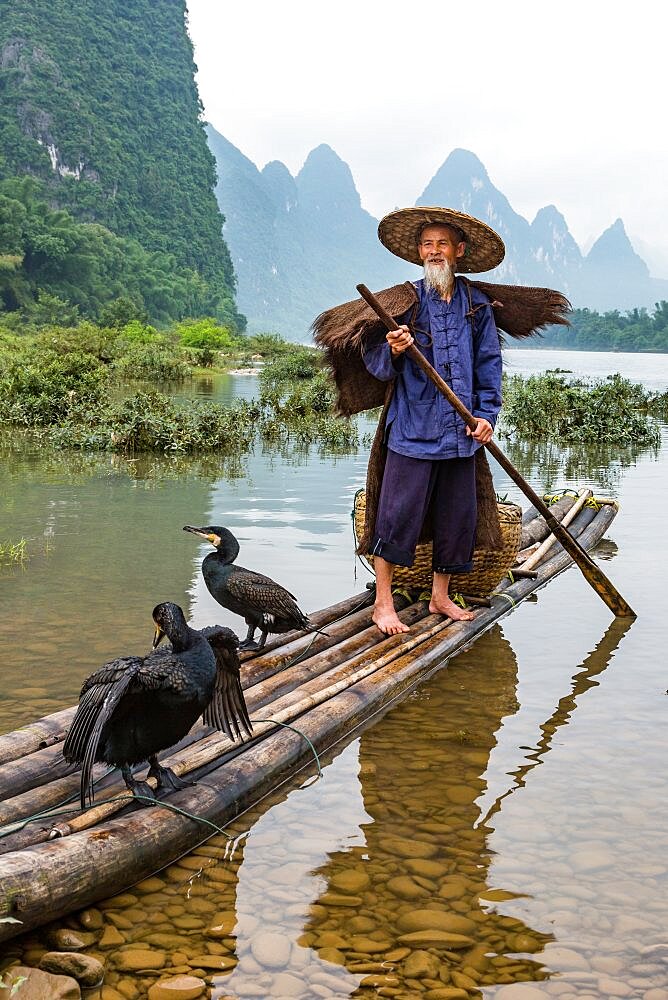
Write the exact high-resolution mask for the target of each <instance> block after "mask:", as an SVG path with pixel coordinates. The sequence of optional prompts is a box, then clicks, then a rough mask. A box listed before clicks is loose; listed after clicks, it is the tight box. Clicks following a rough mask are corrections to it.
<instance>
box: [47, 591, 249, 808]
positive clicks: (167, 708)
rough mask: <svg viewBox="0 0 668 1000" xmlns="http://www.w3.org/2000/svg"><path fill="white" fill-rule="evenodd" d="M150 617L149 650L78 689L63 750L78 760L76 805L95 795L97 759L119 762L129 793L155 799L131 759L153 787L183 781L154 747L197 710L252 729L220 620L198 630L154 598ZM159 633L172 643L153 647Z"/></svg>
mask: <svg viewBox="0 0 668 1000" xmlns="http://www.w3.org/2000/svg"><path fill="white" fill-rule="evenodd" d="M153 621H154V622H155V635H154V638H153V652H151V653H149V655H148V656H124V657H121V658H120V659H118V660H112V661H110V662H109V663H105V665H104V666H103V667H100V669H99V670H96V671H95V673H94V674H91V676H90V677H89V678H88V679H87V680H86V681H85V682H84V685H83V687H82V689H81V694H80V697H79V707H78V708H77V711H76V715H75V716H74V720H73V722H72V725H71V727H70V730H69V732H68V734H67V739H66V740H65V744H64V746H63V756H64V758H65V760H67V761H70V762H72V763H79V764H81V765H82V768H81V808H82V809H83V808H85V806H86V802H87V801H88V802H92V801H93V765H94V764H95V763H96V762H98V761H105V762H106V763H107V764H113V765H115V766H116V767H119V768H120V769H121V772H122V774H123V778H124V780H125V784H126V785H127V787H128V788H129V789H130V791H131V792H133V794H137V795H145V796H148V797H150V798H153V797H154V794H153V790H152V788H151V786H150V785H149V784H147V783H146V782H145V781H135V780H134V778H133V777H132V770H131V768H132V765H133V764H139V763H141V762H142V761H145V760H147V761H148V762H149V765H150V767H149V771H148V777H154V778H156V780H157V783H158V788H168V789H170V790H176V789H179V788H185V787H187V785H188V783H187V782H184V781H182V780H181V779H180V778H179V777H177V775H176V774H174V772H173V771H172V770H171V769H170V768H166V767H161V766H160V764H159V763H158V759H157V754H158V753H159V752H160V751H161V750H166V749H167V748H168V747H171V746H173V745H174V744H175V743H178V742H179V741H180V740H181V739H183V737H184V736H185V735H186V733H187V732H188V731H189V730H190V728H191V727H192V725H193V723H194V722H195V721H196V720H197V718H198V717H199V716H200V715H203V716H204V722H205V723H206V724H207V725H210V726H214V727H215V728H217V729H221V730H222V731H224V732H225V733H226V734H227V735H228V736H229V737H230V738H231V739H235V737H236V736H240V735H241V732H240V725H241V726H243V727H244V729H245V730H246V731H247V732H248V733H249V734H250V732H251V726H250V721H249V719H248V712H247V710H246V703H245V701H244V696H243V691H242V690H241V683H240V680H239V657H238V655H237V649H238V642H239V640H238V639H237V637H236V635H235V634H234V632H232V630H231V629H227V628H223V627H222V626H220V625H217V626H214V627H212V628H208V629H203V630H202V631H201V632H198V631H196V630H195V629H192V628H190V627H189V626H188V624H187V622H186V620H185V618H184V615H183V611H182V610H181V608H180V607H179V606H178V605H177V604H171V603H165V604H158V605H157V607H155V608H154V609H153ZM165 635H166V636H167V638H168V639H169V640H170V642H171V644H172V648H171V650H170V649H167V648H165V649H157V648H156V647H157V646H158V644H159V642H160V640H161V639H162V638H163V636H165Z"/></svg>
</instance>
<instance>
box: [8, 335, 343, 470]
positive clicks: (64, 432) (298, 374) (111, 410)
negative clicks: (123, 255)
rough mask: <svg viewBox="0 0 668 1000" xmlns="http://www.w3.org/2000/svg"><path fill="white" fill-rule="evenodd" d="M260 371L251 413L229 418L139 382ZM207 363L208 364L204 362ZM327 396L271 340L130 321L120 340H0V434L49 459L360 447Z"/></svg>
mask: <svg viewBox="0 0 668 1000" xmlns="http://www.w3.org/2000/svg"><path fill="white" fill-rule="evenodd" d="M213 344H216V345H218V347H219V348H220V345H222V346H223V347H224V348H226V351H225V354H226V359H227V361H228V362H236V363H243V362H244V361H245V360H247V359H248V358H249V357H251V356H252V357H258V356H260V357H262V352H264V356H265V357H267V358H274V360H273V361H271V360H269V361H267V363H266V367H265V369H264V370H263V372H262V375H261V393H260V398H259V399H258V400H257V401H252V402H246V401H244V400H237V401H235V403H234V404H233V405H232V406H222V405H219V404H217V403H209V402H194V401H190V400H175V399H173V398H171V397H170V396H168V395H164V394H163V393H161V392H159V391H158V390H157V389H155V388H151V389H149V390H147V389H146V388H145V386H143V385H142V387H141V388H138V387H137V386H136V385H135V386H134V387H133V383H136V382H137V381H141V382H142V383H145V382H153V383H157V384H161V383H163V382H164V381H169V380H171V381H173V380H175V379H178V380H182V379H183V378H184V377H186V376H187V375H189V374H191V372H192V367H191V366H192V365H193V364H201V362H202V356H203V355H204V354H205V353H207V352H208V353H209V354H210V355H211V356H212V357H213V359H214V360H217V361H218V362H220V360H222V358H221V352H220V349H219V350H216V351H214V349H213V347H212V346H211V345H213ZM207 356H208V355H207ZM332 402H333V388H332V386H331V384H330V382H329V376H328V374H327V372H326V371H325V369H324V367H323V362H322V356H321V355H320V353H319V352H318V351H316V350H315V349H314V348H301V347H296V346H295V345H288V344H286V343H285V342H284V341H280V340H279V339H278V338H275V337H271V336H265V337H259V338H253V337H249V338H244V337H236V338H235V337H233V336H232V335H231V334H230V332H229V331H228V330H226V329H225V328H223V327H219V326H217V325H216V324H215V322H214V321H212V320H204V321H201V322H190V323H184V324H178V325H177V326H176V327H174V328H173V329H172V330H171V331H169V332H168V333H159V332H158V331H156V330H155V329H154V328H152V327H150V326H147V325H146V324H142V323H141V322H139V321H137V320H133V321H131V322H130V323H127V324H125V325H124V326H123V327H119V328H113V327H109V328H100V327H97V326H96V325H94V324H92V323H83V324H80V326H78V327H75V328H68V329H64V330H63V329H58V328H53V327H50V328H49V327H47V328H44V329H42V330H40V331H39V332H36V333H34V334H33V335H32V336H25V335H24V336H23V337H19V336H17V335H14V334H11V333H5V334H4V336H3V334H2V331H1V328H0V424H5V425H8V426H12V427H21V428H23V429H24V430H26V431H27V432H29V433H31V434H33V435H37V436H38V437H39V438H40V440H42V441H43V442H44V443H48V444H49V445H50V446H52V447H56V448H76V449H82V450H86V451H114V452H122V453H131V452H150V451H155V452H163V453H168V454H169V453H171V454H186V453H191V452H205V451H207V450H217V451H220V452H221V453H223V454H226V455H235V454H236V455H240V454H245V453H246V452H248V451H250V449H251V448H252V447H253V444H254V441H255V440H256V438H257V435H258V434H259V436H260V438H261V440H262V441H264V442H265V443H266V444H268V445H274V446H281V445H283V444H286V443H287V442H291V443H297V444H298V445H306V444H310V443H314V442H315V443H318V444H319V445H322V446H324V447H327V448H329V449H345V448H350V447H353V446H355V445H357V444H358V443H359V436H358V431H357V426H356V424H355V423H354V422H351V421H341V420H338V419H337V418H336V417H334V415H333V413H332Z"/></svg>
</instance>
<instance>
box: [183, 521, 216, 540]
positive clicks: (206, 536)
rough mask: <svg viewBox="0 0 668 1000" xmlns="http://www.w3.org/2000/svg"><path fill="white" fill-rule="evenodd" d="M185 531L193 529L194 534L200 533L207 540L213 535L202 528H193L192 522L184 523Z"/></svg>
mask: <svg viewBox="0 0 668 1000" xmlns="http://www.w3.org/2000/svg"><path fill="white" fill-rule="evenodd" d="M183 530H184V531H192V533H193V535H199V537H200V538H205V539H206V540H207V542H210V541H211V535H208V534H207V533H206V531H202V529H201V528H193V526H192V525H191V524H184V526H183Z"/></svg>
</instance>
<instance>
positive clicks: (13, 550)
mask: <svg viewBox="0 0 668 1000" xmlns="http://www.w3.org/2000/svg"><path fill="white" fill-rule="evenodd" d="M27 558H28V551H27V542H26V540H25V538H19V540H18V542H0V566H3V565H9V564H12V563H21V564H22V563H24V562H25V561H26V559H27Z"/></svg>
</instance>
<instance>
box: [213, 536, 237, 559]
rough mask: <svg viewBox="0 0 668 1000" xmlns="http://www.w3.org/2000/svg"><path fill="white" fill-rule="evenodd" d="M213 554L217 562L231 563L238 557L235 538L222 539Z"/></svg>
mask: <svg viewBox="0 0 668 1000" xmlns="http://www.w3.org/2000/svg"><path fill="white" fill-rule="evenodd" d="M214 554H215V558H216V559H217V560H218V562H221V563H223V564H229V563H233V562H234V560H235V559H236V558H237V556H238V555H239V543H238V542H237V540H236V538H223V539H222V540H221V543H220V545H219V546H218V548H217V549H216V551H215V553H214Z"/></svg>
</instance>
